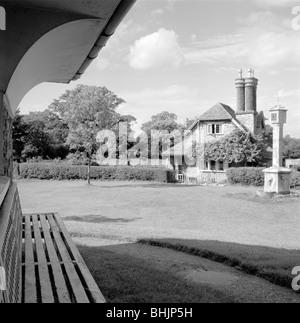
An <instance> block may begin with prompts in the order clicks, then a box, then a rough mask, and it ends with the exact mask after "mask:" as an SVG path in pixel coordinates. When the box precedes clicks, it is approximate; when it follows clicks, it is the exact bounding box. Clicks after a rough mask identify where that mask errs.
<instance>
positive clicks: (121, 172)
mask: <svg viewBox="0 0 300 323" xmlns="http://www.w3.org/2000/svg"><path fill="white" fill-rule="evenodd" d="M87 171H88V170H87V167H86V166H73V165H70V164H50V163H24V164H20V165H19V173H20V178H21V179H26V178H29V179H30V178H32V179H41V180H50V179H53V180H78V179H82V180H86V179H87ZM174 177H175V174H174V171H172V170H169V169H165V168H152V167H148V168H146V167H141V168H139V167H130V166H118V167H110V166H92V167H91V179H93V180H103V181H107V180H118V181H132V180H137V181H154V182H161V183H168V182H171V181H173V178H174Z"/></svg>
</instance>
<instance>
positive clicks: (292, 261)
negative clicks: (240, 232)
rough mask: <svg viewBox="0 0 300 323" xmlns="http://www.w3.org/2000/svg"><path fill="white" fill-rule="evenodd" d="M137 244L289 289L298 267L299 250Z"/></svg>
mask: <svg viewBox="0 0 300 323" xmlns="http://www.w3.org/2000/svg"><path fill="white" fill-rule="evenodd" d="M139 243H141V244H146V245H150V246H156V247H161V248H168V249H172V250H176V251H180V252H184V253H188V254H191V255H194V256H198V257H202V258H205V259H209V260H212V261H215V262H219V263H222V264H225V265H227V266H230V267H234V268H236V269H238V270H241V271H243V272H245V273H247V274H250V275H254V276H257V277H260V278H264V279H265V280H267V281H269V282H271V283H273V284H276V285H279V286H283V287H286V288H289V289H291V285H292V280H293V278H295V277H294V276H293V275H292V270H293V268H294V267H297V266H300V250H287V249H276V248H269V247H261V246H249V245H240V244H236V243H226V242H219V241H200V240H180V239H155V240H151V239H150V240H148V239H147V240H140V241H139Z"/></svg>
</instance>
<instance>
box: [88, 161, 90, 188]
mask: <svg viewBox="0 0 300 323" xmlns="http://www.w3.org/2000/svg"><path fill="white" fill-rule="evenodd" d="M88 185H91V159H90V158H89V164H88Z"/></svg>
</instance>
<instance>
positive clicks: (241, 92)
mask: <svg viewBox="0 0 300 323" xmlns="http://www.w3.org/2000/svg"><path fill="white" fill-rule="evenodd" d="M245 84H246V82H245V79H244V78H243V70H239V76H238V78H237V79H236V80H235V86H236V89H237V96H236V97H237V102H236V109H237V112H245V109H246V106H245Z"/></svg>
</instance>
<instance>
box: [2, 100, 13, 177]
mask: <svg viewBox="0 0 300 323" xmlns="http://www.w3.org/2000/svg"><path fill="white" fill-rule="evenodd" d="M1 128H2V131H3V157H4V175H5V176H8V177H12V174H13V161H12V153H13V142H12V118H11V117H10V116H9V114H8V111H7V109H6V108H5V106H3V125H2V127H1Z"/></svg>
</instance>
